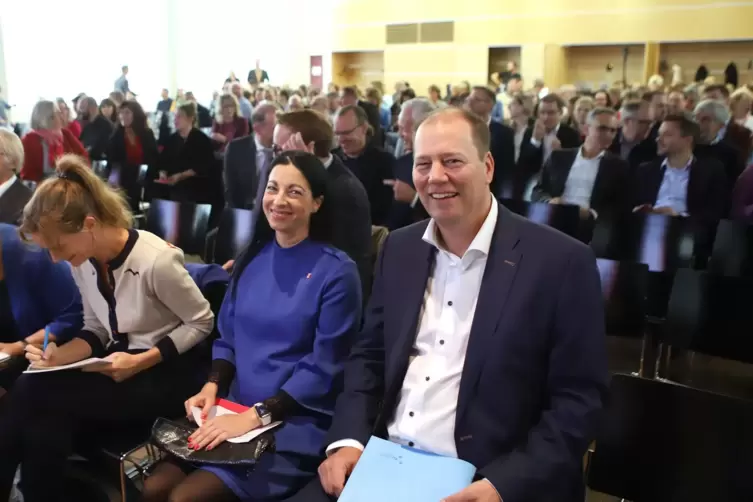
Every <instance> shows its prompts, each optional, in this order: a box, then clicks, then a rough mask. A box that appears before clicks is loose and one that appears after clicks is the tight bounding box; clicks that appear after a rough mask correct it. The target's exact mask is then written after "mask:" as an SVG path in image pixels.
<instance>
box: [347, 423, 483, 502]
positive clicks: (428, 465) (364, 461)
mask: <svg viewBox="0 0 753 502" xmlns="http://www.w3.org/2000/svg"><path fill="white" fill-rule="evenodd" d="M475 474H476V468H475V467H474V466H473V465H472V464H469V463H468V462H466V461H464V460H460V459H457V458H451V457H443V456H440V455H435V454H433V453H427V452H424V451H421V450H417V449H415V448H410V447H408V446H402V445H399V444H397V443H392V442H390V441H385V440H384V439H380V438H378V437H374V436H372V437H371V439H369V443H368V444H367V445H366V449H365V450H364V451H363V455H361V458H360V460H359V461H358V463H357V464H356V468H355V469H353V474H351V476H350V478H349V479H348V482H347V484H346V485H345V489H344V490H343V492H342V494H341V495H340V498H339V499H337V500H338V502H384V501H385V500H389V501H390V502H439V501H440V500H442V499H443V498H445V497H448V496H450V495H452V494H454V493H457V492H459V491H460V490H462V489H463V488H466V487H467V486H468V485H470V484H471V483H472V482H473V476H474V475H475Z"/></svg>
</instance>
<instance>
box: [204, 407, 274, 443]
mask: <svg viewBox="0 0 753 502" xmlns="http://www.w3.org/2000/svg"><path fill="white" fill-rule="evenodd" d="M191 413H192V414H193V419H194V422H196V425H198V426H199V427H201V426H202V424H203V423H204V420H202V419H201V408H197V407H195V406H194V407H193V408H191ZM222 415H237V413H236V412H234V411H230V410H228V409H227V408H224V407H222V406H212V408H211V409H210V410H209V416H208V417H207V419H211V418H214V417H221V416H222ZM281 423H282V422H272V423H271V424H269V425H267V426H265V427H260V428H258V429H254V430H252V431H251V432H247V433H246V434H244V435H242V436H238V437H235V438H230V439H228V440H227V441H228V442H229V443H248V442H250V441H252V440H253V439H254V438H256V437H258V436H259V435H261V434H262V433H264V432H266V431H268V430H270V429H274V428H275V427H277V426H278V425H280V424H281Z"/></svg>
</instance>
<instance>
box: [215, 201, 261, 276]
mask: <svg viewBox="0 0 753 502" xmlns="http://www.w3.org/2000/svg"><path fill="white" fill-rule="evenodd" d="M253 235H254V218H253V212H252V211H251V210H250V209H236V208H229V207H228V208H225V210H224V211H223V212H222V216H221V218H220V224H219V226H218V227H217V236H216V237H215V242H214V254H213V257H212V260H213V261H214V263H220V264H222V263H225V262H227V261H228V260H233V259H235V257H236V256H238V253H240V252H241V251H242V250H243V249H244V248H245V247H246V246H247V245H248V243H249V242H250V241H251V237H253Z"/></svg>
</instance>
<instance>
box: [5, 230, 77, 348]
mask: <svg viewBox="0 0 753 502" xmlns="http://www.w3.org/2000/svg"><path fill="white" fill-rule="evenodd" d="M0 245H1V246H2V260H3V274H4V276H5V284H6V286H7V287H8V295H9V296H10V301H11V311H12V312H13V319H14V320H15V322H16V326H17V327H18V334H19V336H20V337H21V339H23V338H26V337H27V336H29V335H33V334H34V333H36V332H37V331H39V330H40V329H44V327H45V326H49V328H50V333H53V334H54V335H55V336H56V337H57V339H58V344H60V343H61V342H65V341H68V340H70V339H71V338H73V336H74V335H76V334H77V333H78V332H79V331H80V330H81V328H82V326H83V317H82V316H83V312H82V307H81V295H80V294H79V291H78V287H77V286H76V283H75V281H74V280H73V276H72V275H71V269H70V265H68V263H66V262H59V263H54V262H53V261H52V259H51V258H50V255H49V253H47V252H46V251H43V250H41V249H39V248H38V247H36V246H34V245H33V244H27V243H25V242H22V241H21V239H20V238H19V236H18V231H17V229H16V227H14V226H12V225H6V224H4V223H3V224H0Z"/></svg>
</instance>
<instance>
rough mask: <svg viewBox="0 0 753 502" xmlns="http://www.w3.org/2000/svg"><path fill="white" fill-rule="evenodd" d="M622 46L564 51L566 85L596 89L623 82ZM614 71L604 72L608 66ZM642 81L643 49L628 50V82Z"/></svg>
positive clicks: (637, 46) (587, 46) (587, 47)
mask: <svg viewBox="0 0 753 502" xmlns="http://www.w3.org/2000/svg"><path fill="white" fill-rule="evenodd" d="M623 48H624V46H622V45H583V46H576V47H566V48H565V61H566V62H567V72H566V73H567V77H566V81H567V83H571V84H575V85H577V86H584V87H590V88H592V89H595V88H599V87H601V86H602V85H612V84H613V83H614V82H616V81H619V80H622V57H623V56H622V51H623ZM609 63H611V64H612V66H613V67H614V69H613V70H612V71H611V72H607V71H606V66H607V64H609ZM642 81H643V45H629V46H628V61H627V82H628V84H633V83H635V82H642Z"/></svg>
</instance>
